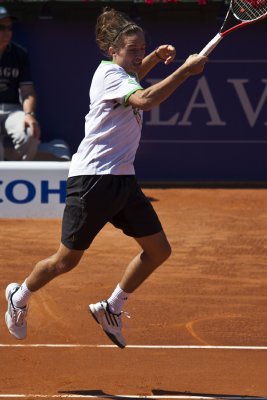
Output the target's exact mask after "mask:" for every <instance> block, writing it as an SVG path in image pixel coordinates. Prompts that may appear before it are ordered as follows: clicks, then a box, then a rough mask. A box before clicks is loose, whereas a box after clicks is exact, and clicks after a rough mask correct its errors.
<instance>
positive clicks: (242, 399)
mask: <svg viewBox="0 0 267 400" xmlns="http://www.w3.org/2000/svg"><path fill="white" fill-rule="evenodd" d="M0 398H22V399H25V398H35V399H47V398H50V399H56V398H57V399H58V398H59V399H81V398H88V399H92V398H94V399H115V400H116V399H117V400H122V399H184V400H187V399H191V400H219V399H221V400H267V397H259V396H227V395H221V396H220V395H218V396H217V395H211V396H204V395H203V396H197V395H196V396H194V395H191V396H188V395H179V396H178V395H177V396H168V395H166V396H165V395H160V396H158V395H155V396H153V395H149V396H145V395H144V396H140V395H123V394H118V395H106V394H103V395H101V394H99V395H87V394H54V395H48V394H0Z"/></svg>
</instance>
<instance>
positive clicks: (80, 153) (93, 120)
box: [69, 61, 143, 177]
mask: <svg viewBox="0 0 267 400" xmlns="http://www.w3.org/2000/svg"><path fill="white" fill-rule="evenodd" d="M139 89H142V86H140V83H139V82H138V80H137V78H136V77H135V76H133V75H129V74H128V73H127V72H126V71H125V70H124V69H123V68H122V67H120V66H119V65H117V64H114V63H112V62H111V61H102V62H101V64H100V65H99V67H98V68H97V70H96V71H95V74H94V76H93V79H92V84H91V88H90V109H89V113H88V114H87V115H86V117H85V137H84V139H83V140H82V142H81V143H80V145H79V147H78V150H77V153H75V154H74V155H73V157H72V161H71V165H70V170H69V177H71V176H78V175H104V174H113V175H134V173H135V171H134V165H133V163H134V159H135V154H136V151H137V148H138V146H139V141H140V136H141V124H142V116H143V115H142V111H140V110H134V109H133V108H132V107H131V106H127V100H128V98H129V96H130V95H131V94H132V93H134V92H136V90H139Z"/></svg>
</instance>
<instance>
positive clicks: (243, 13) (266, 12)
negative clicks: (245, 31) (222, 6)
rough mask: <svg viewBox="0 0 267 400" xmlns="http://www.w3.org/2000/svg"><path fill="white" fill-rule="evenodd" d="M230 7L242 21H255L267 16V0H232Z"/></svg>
mask: <svg viewBox="0 0 267 400" xmlns="http://www.w3.org/2000/svg"><path fill="white" fill-rule="evenodd" d="M230 9H231V11H232V13H233V15H234V17H235V18H237V19H238V20H239V21H242V22H253V21H256V20H258V19H263V18H265V17H266V16H267V0H231V4H230Z"/></svg>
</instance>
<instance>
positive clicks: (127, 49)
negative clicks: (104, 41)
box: [113, 32, 145, 73]
mask: <svg viewBox="0 0 267 400" xmlns="http://www.w3.org/2000/svg"><path fill="white" fill-rule="evenodd" d="M144 56H145V39H144V35H143V33H142V32H138V33H135V34H133V35H130V36H124V40H123V45H122V46H121V47H120V48H118V49H117V50H116V51H115V52H114V54H113V62H115V63H116V64H118V65H120V66H121V67H122V68H123V69H125V71H127V72H129V73H131V72H132V73H135V72H136V73H138V71H139V69H140V67H141V65H142V60H143V58H144Z"/></svg>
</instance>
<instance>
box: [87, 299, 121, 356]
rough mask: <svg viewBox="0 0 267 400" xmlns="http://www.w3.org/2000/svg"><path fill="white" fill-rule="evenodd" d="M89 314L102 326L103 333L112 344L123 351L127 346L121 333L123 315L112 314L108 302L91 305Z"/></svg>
mask: <svg viewBox="0 0 267 400" xmlns="http://www.w3.org/2000/svg"><path fill="white" fill-rule="evenodd" d="M89 312H90V313H91V314H92V316H93V317H94V319H95V320H96V322H97V323H98V324H100V325H101V327H102V329H103V331H104V332H105V334H106V335H107V336H108V337H109V338H110V339H111V340H112V342H113V343H115V344H116V345H117V346H118V347H120V348H121V349H123V348H124V347H125V346H126V342H125V339H124V337H123V336H122V333H121V329H122V322H121V315H122V313H120V314H114V313H112V312H111V311H110V309H109V305H108V302H107V301H106V300H103V301H100V302H98V303H96V304H90V305H89Z"/></svg>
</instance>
